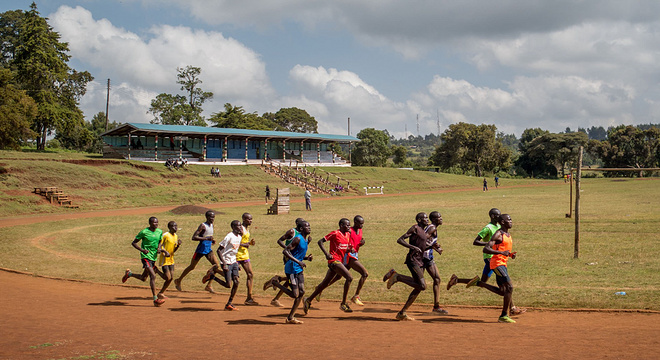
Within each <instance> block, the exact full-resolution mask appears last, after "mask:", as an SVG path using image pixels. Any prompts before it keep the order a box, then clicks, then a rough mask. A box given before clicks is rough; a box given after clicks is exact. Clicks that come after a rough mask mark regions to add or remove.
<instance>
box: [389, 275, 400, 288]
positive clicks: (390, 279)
mask: <svg viewBox="0 0 660 360" xmlns="http://www.w3.org/2000/svg"><path fill="white" fill-rule="evenodd" d="M398 277H399V274H397V273H396V272H395V273H394V275H392V276H391V277H390V278H389V279H387V288H388V289H389V288H391V287H392V285H394V284H396V282H397V281H398V280H399V279H398Z"/></svg>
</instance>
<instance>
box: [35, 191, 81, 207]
mask: <svg viewBox="0 0 660 360" xmlns="http://www.w3.org/2000/svg"><path fill="white" fill-rule="evenodd" d="M33 192H34V193H35V194H37V195H41V196H43V197H45V198H46V200H48V201H50V203H51V204H53V203H57V204H58V205H60V206H64V207H67V208H73V209H77V208H79V207H80V205H74V204H73V203H72V202H71V199H69V195H67V194H65V193H64V191H62V190H60V189H58V188H57V186H45V187H35V188H34V191H33Z"/></svg>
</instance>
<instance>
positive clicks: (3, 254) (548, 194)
mask: <svg viewBox="0 0 660 360" xmlns="http://www.w3.org/2000/svg"><path fill="white" fill-rule="evenodd" d="M0 163H1V164H0V166H1V167H3V168H4V169H5V170H6V171H4V174H3V175H0V176H3V178H2V182H1V183H0V186H1V188H0V190H2V193H3V195H2V201H3V204H4V206H3V209H2V213H1V214H0V216H2V217H6V216H10V215H20V214H27V213H47V212H61V211H63V210H60V209H59V208H56V207H52V206H50V205H47V204H42V203H39V202H37V201H36V200H35V202H34V203H32V202H31V201H32V200H29V201H28V200H25V199H31V198H30V196H31V197H36V196H35V195H30V194H23V195H20V192H21V191H23V192H24V191H28V190H30V188H31V187H32V186H40V185H42V183H43V182H44V181H46V180H47V181H57V182H58V186H61V187H64V188H66V189H68V190H69V191H70V192H71V193H75V194H78V195H77V196H79V197H80V200H81V201H84V205H83V206H84V208H83V209H82V210H80V211H84V210H87V209H90V210H95V209H108V208H122V207H138V206H150V205H163V204H175V205H177V204H189V203H195V204H205V206H208V207H210V208H215V209H216V210H217V213H218V216H217V218H216V232H217V233H219V234H223V233H226V232H228V231H229V222H230V221H231V220H233V219H238V218H240V215H241V214H242V213H243V212H245V211H247V212H250V213H252V214H253V215H254V226H253V227H254V228H253V230H252V234H253V237H254V238H255V239H256V240H257V245H256V246H255V247H253V248H251V250H250V254H251V258H252V259H253V260H252V261H253V267H254V269H255V272H256V281H255V293H256V294H257V295H266V294H264V293H263V291H262V290H261V284H262V283H263V281H264V280H266V279H267V278H269V277H270V276H272V275H274V274H278V273H282V262H281V249H279V248H278V247H277V245H276V244H275V240H276V239H277V238H278V237H279V236H280V235H281V234H282V233H283V232H284V231H286V230H287V229H288V228H290V227H291V226H293V222H294V219H295V218H297V217H304V218H305V219H306V220H308V221H309V222H310V223H311V225H312V236H313V238H314V239H315V241H316V240H317V239H319V238H321V237H322V236H324V235H325V234H327V233H328V232H330V231H332V230H334V229H336V228H337V222H338V220H339V219H340V218H342V217H348V218H352V217H353V216H354V215H355V214H361V215H362V216H364V218H365V221H366V223H365V229H364V233H365V239H366V241H367V244H366V245H365V246H364V247H363V248H362V249H361V251H360V259H361V261H362V262H363V263H364V264H365V266H366V268H367V269H368V270H369V272H370V275H371V276H370V278H369V280H368V281H367V283H366V285H365V288H364V290H363V293H362V298H363V299H364V300H365V301H367V302H368V301H395V302H402V301H403V300H404V299H405V298H406V297H407V295H408V293H409V289H408V288H406V287H405V286H404V285H402V284H397V285H395V286H394V287H393V289H392V290H387V289H386V288H385V286H384V284H383V283H382V282H381V281H380V280H381V278H382V275H383V274H384V273H385V272H386V271H387V270H388V269H389V268H390V267H394V268H396V269H397V270H399V271H401V272H406V267H405V265H404V264H403V260H404V257H405V253H406V252H405V249H404V248H403V247H401V246H399V245H397V244H396V239H397V238H398V237H399V236H400V235H401V234H402V233H404V232H405V231H406V230H407V228H408V227H409V226H410V225H412V224H413V223H414V217H415V214H416V213H417V212H419V211H426V212H430V211H433V210H439V211H440V212H441V213H442V214H443V218H444V221H445V225H444V226H443V227H442V228H441V231H440V239H439V240H440V243H441V244H442V246H443V248H444V249H445V252H444V254H443V255H442V256H440V257H438V258H436V262H437V264H438V267H439V269H440V274H441V276H442V279H443V284H442V287H441V297H440V299H441V300H440V301H441V303H443V304H465V305H500V304H501V298H499V297H496V296H494V295H493V294H491V293H489V292H487V291H485V290H483V289H474V288H470V289H465V288H463V287H460V286H457V287H455V288H453V289H452V290H451V291H446V290H444V286H445V285H446V280H447V279H448V278H449V276H450V275H451V274H452V273H456V274H457V275H459V277H472V276H475V275H478V274H479V272H480V270H481V267H482V264H483V263H482V260H481V258H482V256H481V248H477V247H474V246H472V240H473V239H474V237H475V236H476V233H477V232H478V231H479V230H480V229H481V228H482V227H483V225H485V223H486V222H487V221H488V216H487V212H488V210H489V209H490V208H491V207H498V208H500V209H501V210H502V212H503V213H509V214H511V216H512V218H513V221H514V227H513V229H512V235H513V239H514V250H516V251H518V256H519V257H518V258H517V259H515V260H512V261H511V262H510V273H511V275H512V278H513V280H514V285H515V287H516V290H515V292H514V299H515V301H516V303H517V304H518V305H520V306H523V307H558V308H624V309H653V310H660V305H659V303H658V301H657V299H659V298H660V285H659V284H660V275H658V272H657V269H658V267H659V266H660V260H659V259H658V257H657V253H658V251H659V250H660V245H659V244H658V241H657V240H658V237H657V235H656V234H657V231H656V230H655V225H656V223H657V220H658V213H660V192H659V191H658V190H657V189H658V184H659V183H658V180H657V179H635V180H624V179H614V180H613V179H585V180H583V192H582V240H581V244H582V246H581V256H580V259H578V260H575V259H573V238H574V232H573V231H574V230H573V229H574V227H573V226H574V222H573V219H566V218H565V216H564V214H565V213H566V212H568V204H569V203H568V191H569V188H568V185H566V184H564V183H563V182H562V181H537V180H508V179H507V180H505V181H504V183H503V185H504V186H503V187H500V188H499V189H491V191H489V192H486V193H484V192H482V191H481V188H480V181H479V179H475V178H472V177H463V176H457V175H447V174H435V173H426V172H411V171H404V170H396V169H371V168H337V169H332V170H330V171H331V172H333V173H337V174H338V175H339V176H341V177H344V178H347V179H350V180H351V184H354V186H355V187H361V186H380V185H385V186H386V193H388V194H396V193H401V195H399V196H370V197H354V196H343V197H333V198H328V199H325V198H321V197H320V196H315V197H314V200H313V205H314V211H313V212H305V211H304V204H303V203H301V202H294V203H293V204H292V212H291V214H289V215H280V216H267V215H265V213H266V208H267V206H266V205H259V206H239V207H224V206H222V207H221V206H220V205H217V206H214V205H213V203H226V202H227V201H244V200H259V199H262V190H263V188H264V187H265V185H266V184H269V185H270V186H271V187H277V186H286V185H284V183H282V182H278V180H277V179H275V178H273V177H270V176H268V175H266V174H264V173H263V172H262V171H261V170H259V169H258V168H257V167H246V166H234V167H232V166H226V167H222V168H221V171H222V173H223V177H222V179H220V182H219V183H218V182H214V179H213V178H211V177H210V176H207V168H206V167H201V168H199V169H198V168H197V167H192V168H191V169H190V170H189V171H187V172H183V173H171V172H169V171H168V170H166V169H164V167H163V166H162V165H153V166H152V165H147V166H146V167H135V166H132V165H130V164H129V163H121V164H112V165H107V166H106V165H104V166H92V165H79V164H69V163H62V162H57V161H49V160H46V159H44V160H41V159H37V160H31V161H25V160H24V159H20V158H11V157H3V158H0ZM136 164H137V163H136ZM149 167H151V169H150V168H149ZM37 184H38V185H37ZM59 184H63V185H59ZM274 184H275V185H274ZM298 192H300V193H302V191H300V190H299V189H296V190H295V191H294V194H293V197H294V199H295V198H297V197H300V194H298ZM408 192H424V193H419V194H417V195H411V194H405V193H408ZM12 194H14V195H12ZM17 199H18V200H17ZM51 209H54V210H51ZM69 211H71V210H69ZM73 211H74V212H75V211H76V210H73ZM154 215H156V216H158V217H159V219H160V222H161V227H162V228H164V227H165V224H166V223H167V221H169V220H176V221H177V222H178V224H179V228H180V231H179V236H180V237H181V238H182V239H183V241H184V246H183V248H182V249H181V250H180V251H179V252H178V253H177V254H176V256H177V264H178V265H177V269H176V272H177V273H180V272H181V271H182V270H183V268H184V267H185V266H186V265H187V263H188V261H189V259H190V256H191V254H192V253H193V251H194V243H193V242H192V241H190V237H191V235H192V232H193V231H194V229H195V228H196V226H197V225H198V224H199V223H200V222H202V221H203V220H204V217H203V215H173V214H171V213H162V214H154ZM147 218H148V216H144V217H135V216H124V217H112V218H93V219H85V220H83V221H81V220H65V221H57V222H47V223H38V224H33V225H29V226H28V225H26V226H14V227H9V228H4V229H3V230H4V231H3V235H4V236H3V240H2V241H0V266H1V267H5V268H12V269H18V270H23V271H29V272H34V273H36V274H43V275H50V276H60V277H65V278H73V279H85V280H90V281H95V282H103V283H118V282H119V279H120V277H121V275H122V272H123V270H124V269H125V268H126V267H131V268H139V260H138V257H139V255H138V254H137V251H135V250H134V249H133V248H132V247H131V246H130V243H131V241H132V239H133V238H134V236H135V234H136V233H137V232H138V231H139V230H141V229H142V228H144V227H146V226H147ZM310 249H311V252H312V253H313V254H314V255H315V256H316V259H315V261H313V262H312V263H311V264H309V266H308V268H307V270H306V279H307V281H306V282H307V284H308V285H307V286H308V288H310V287H311V286H315V285H316V284H318V282H320V280H321V278H322V277H323V275H324V273H325V271H326V269H327V267H326V266H325V263H324V261H323V260H322V256H321V252H320V250H319V249H318V246H317V245H316V244H315V243H313V244H311V246H310ZM206 268H207V264H205V263H203V262H200V266H198V269H196V270H195V271H194V272H193V273H192V274H191V275H190V276H189V277H188V278H186V280H184V288H186V289H190V290H201V289H202V284H201V282H200V281H199V279H200V278H201V276H202V274H203V271H204V270H205V269H206ZM133 280H134V279H132V280H131V281H133ZM492 281H493V283H494V279H493V280H492ZM428 282H429V278H428V277H427V283H428ZM135 283H137V282H134V284H135ZM340 288H341V287H340V286H338V285H335V286H333V287H331V288H329V289H328V290H327V291H326V292H325V293H324V297H325V298H335V299H336V298H338V297H339V294H340V293H339V292H340ZM616 291H626V292H627V294H628V295H626V296H616V295H614V293H615V292H616ZM244 294H245V289H244V287H243V285H242V288H241V289H240V290H239V299H242V298H243V296H244ZM269 294H270V293H269ZM431 299H432V291H430V289H429V290H428V291H425V292H424V293H422V295H421V296H420V298H419V300H418V302H425V303H431Z"/></svg>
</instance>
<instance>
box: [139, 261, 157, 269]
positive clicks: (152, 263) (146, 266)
mask: <svg viewBox="0 0 660 360" xmlns="http://www.w3.org/2000/svg"><path fill="white" fill-rule="evenodd" d="M141 261H142V268H144V269H153V268H155V267H156V262H155V261H153V260H149V259H141Z"/></svg>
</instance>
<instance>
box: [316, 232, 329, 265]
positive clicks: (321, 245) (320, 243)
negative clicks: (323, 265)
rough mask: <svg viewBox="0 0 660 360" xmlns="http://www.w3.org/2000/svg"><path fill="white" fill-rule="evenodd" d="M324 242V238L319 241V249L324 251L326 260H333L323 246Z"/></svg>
mask: <svg viewBox="0 0 660 360" xmlns="http://www.w3.org/2000/svg"><path fill="white" fill-rule="evenodd" d="M324 242H326V240H325V238H324V237H323V238H321V240H319V242H318V244H319V247H320V248H321V251H323V255H325V258H326V259H327V260H332V255H330V253H329V252H328V251H327V250H325V247H324V246H323V243H324Z"/></svg>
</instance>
